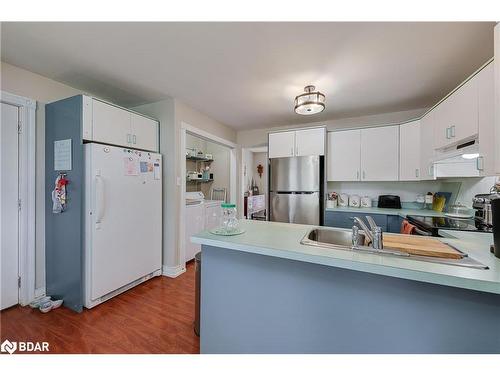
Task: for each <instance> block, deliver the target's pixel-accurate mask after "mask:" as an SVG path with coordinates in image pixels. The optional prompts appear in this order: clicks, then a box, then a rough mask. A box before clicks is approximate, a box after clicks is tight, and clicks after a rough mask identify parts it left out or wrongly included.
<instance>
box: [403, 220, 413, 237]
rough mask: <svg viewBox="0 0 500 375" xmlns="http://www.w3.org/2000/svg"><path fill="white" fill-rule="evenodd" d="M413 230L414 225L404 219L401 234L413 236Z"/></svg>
mask: <svg viewBox="0 0 500 375" xmlns="http://www.w3.org/2000/svg"><path fill="white" fill-rule="evenodd" d="M415 228H416V227H415V225H413V224H410V223H409V222H408V220H406V219H405V220H403V223H402V224H401V234H414V233H415Z"/></svg>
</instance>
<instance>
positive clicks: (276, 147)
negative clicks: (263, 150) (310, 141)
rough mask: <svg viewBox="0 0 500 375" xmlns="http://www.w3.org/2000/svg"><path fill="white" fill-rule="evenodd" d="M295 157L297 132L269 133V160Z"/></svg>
mask: <svg viewBox="0 0 500 375" xmlns="http://www.w3.org/2000/svg"><path fill="white" fill-rule="evenodd" d="M294 155H295V131H289V132H280V133H269V158H270V159H272V158H286V157H291V156H294Z"/></svg>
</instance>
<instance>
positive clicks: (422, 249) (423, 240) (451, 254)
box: [384, 233, 500, 259]
mask: <svg viewBox="0 0 500 375" xmlns="http://www.w3.org/2000/svg"><path fill="white" fill-rule="evenodd" d="M499 245H500V244H499ZM384 249H394V250H398V251H401V252H405V253H408V254H413V255H422V256H429V257H436V258H448V259H462V258H463V257H464V254H463V253H461V252H459V251H458V250H456V249H454V248H452V247H451V246H449V245H448V244H445V243H443V242H441V241H439V240H438V239H436V238H430V237H424V236H412V235H405V234H400V235H395V234H389V233H384Z"/></svg>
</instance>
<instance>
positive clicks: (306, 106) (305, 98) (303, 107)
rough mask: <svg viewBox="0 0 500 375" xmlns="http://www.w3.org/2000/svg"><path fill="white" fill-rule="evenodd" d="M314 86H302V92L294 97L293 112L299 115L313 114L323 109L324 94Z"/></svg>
mask: <svg viewBox="0 0 500 375" xmlns="http://www.w3.org/2000/svg"><path fill="white" fill-rule="evenodd" d="M315 90H316V87H314V86H312V85H309V86H306V87H304V93H303V94H300V95H297V96H296V97H295V108H294V110H295V113H297V114H299V115H306V116H307V115H314V114H316V113H320V112H323V111H324V110H325V95H324V94H322V93H320V92H319V91H315Z"/></svg>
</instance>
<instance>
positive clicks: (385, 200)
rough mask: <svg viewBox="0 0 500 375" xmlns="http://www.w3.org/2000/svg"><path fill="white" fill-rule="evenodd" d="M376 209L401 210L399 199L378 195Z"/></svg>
mask: <svg viewBox="0 0 500 375" xmlns="http://www.w3.org/2000/svg"><path fill="white" fill-rule="evenodd" d="M377 206H378V208H398V209H399V208H401V199H400V198H399V196H398V195H379V197H378V205H377Z"/></svg>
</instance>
